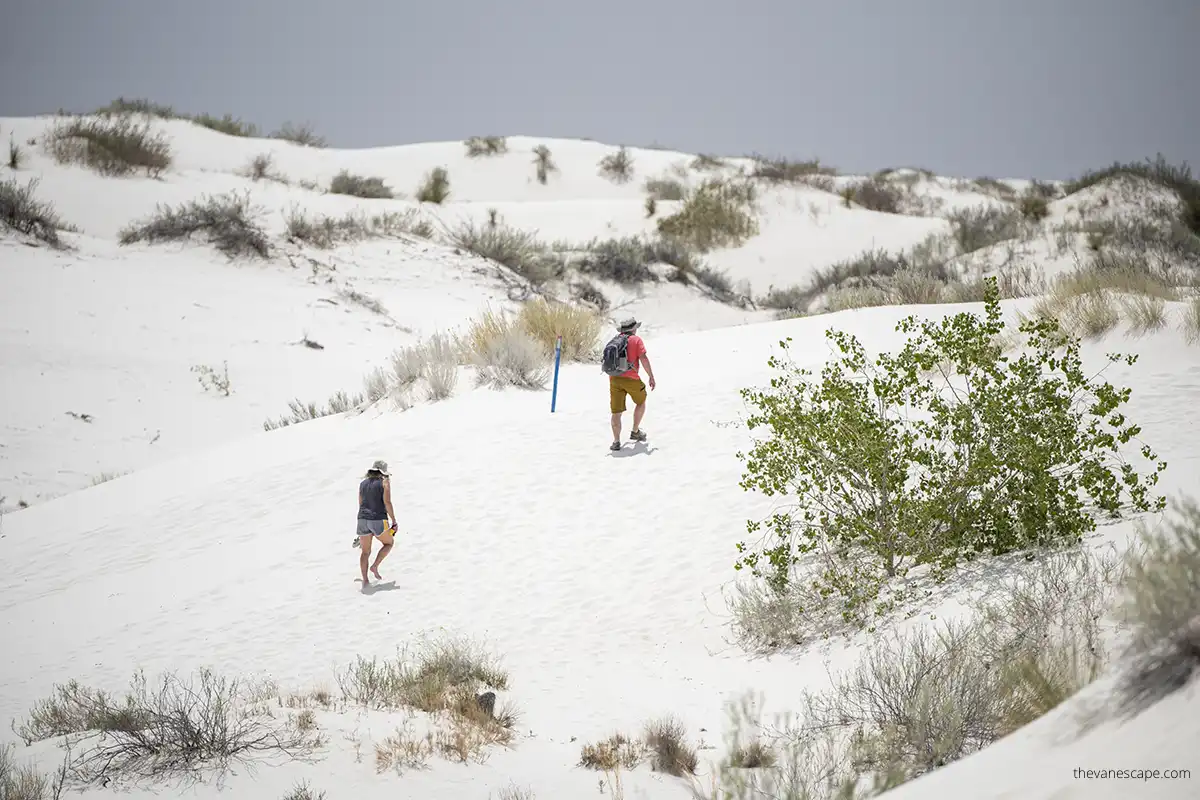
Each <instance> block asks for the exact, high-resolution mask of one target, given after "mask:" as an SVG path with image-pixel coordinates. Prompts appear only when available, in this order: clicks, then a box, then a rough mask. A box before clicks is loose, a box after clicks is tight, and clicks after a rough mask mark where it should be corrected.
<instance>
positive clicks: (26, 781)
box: [0, 743, 66, 800]
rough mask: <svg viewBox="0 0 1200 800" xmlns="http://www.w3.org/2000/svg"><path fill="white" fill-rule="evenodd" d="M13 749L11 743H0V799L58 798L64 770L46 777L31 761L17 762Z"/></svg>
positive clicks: (42, 799) (51, 799) (60, 793)
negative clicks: (51, 776)
mask: <svg viewBox="0 0 1200 800" xmlns="http://www.w3.org/2000/svg"><path fill="white" fill-rule="evenodd" d="M14 749H15V747H14V746H13V745H11V744H7V743H6V744H3V745H0V800H59V798H61V797H62V795H63V789H64V786H63V783H64V778H65V777H66V775H65V770H59V771H58V773H56V774H55V775H54V777H53V778H48V777H47V776H46V775H44V774H42V773H41V772H39V771H38V769H37V767H36V765H35V764H33V763H32V762H31V763H26V764H18V763H17V760H16V757H15V756H14V755H13V750H14Z"/></svg>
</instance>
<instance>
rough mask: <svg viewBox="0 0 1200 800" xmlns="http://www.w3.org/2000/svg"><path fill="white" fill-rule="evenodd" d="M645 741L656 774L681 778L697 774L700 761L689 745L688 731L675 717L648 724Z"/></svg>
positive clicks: (644, 736) (694, 749)
mask: <svg viewBox="0 0 1200 800" xmlns="http://www.w3.org/2000/svg"><path fill="white" fill-rule="evenodd" d="M642 738H643V741H644V742H645V743H646V747H647V748H649V750H650V766H651V768H652V769H653V770H654V771H656V772H665V773H667V774H668V775H674V776H676V777H679V776H681V775H684V774H689V775H691V774H695V772H696V766H697V764H698V762H699V759H698V758H697V757H696V748H694V747H692V746H690V745H689V744H688V743H687V729H686V728H684V726H683V723H682V722H681V721H679V720H678V719H676V718H674V717H663V718H662V719H656V720H651V721H650V722H648V723H646V729H645V732H644V734H643V737H642Z"/></svg>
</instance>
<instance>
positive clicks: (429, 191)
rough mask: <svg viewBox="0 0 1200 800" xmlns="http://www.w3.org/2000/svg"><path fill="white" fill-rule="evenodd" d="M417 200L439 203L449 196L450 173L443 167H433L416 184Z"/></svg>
mask: <svg viewBox="0 0 1200 800" xmlns="http://www.w3.org/2000/svg"><path fill="white" fill-rule="evenodd" d="M416 197H417V202H420V203H435V204H437V205H441V204H442V203H444V202H446V200H447V198H449V197H450V173H449V172H447V171H446V168H445V167H434V168H433V170H431V171H430V172H429V174H428V175H426V176H425V178H424V179H423V180H422V181H421V184H420V185H419V186H417V194H416Z"/></svg>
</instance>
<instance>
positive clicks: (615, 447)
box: [608, 442, 621, 452]
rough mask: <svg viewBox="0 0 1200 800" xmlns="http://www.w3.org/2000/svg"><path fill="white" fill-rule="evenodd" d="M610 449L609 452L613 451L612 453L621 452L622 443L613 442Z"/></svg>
mask: <svg viewBox="0 0 1200 800" xmlns="http://www.w3.org/2000/svg"><path fill="white" fill-rule="evenodd" d="M608 449H609V450H612V451H614V452H616V451H617V450H620V449H621V443H620V442H613V443H612V444H610V445H609V446H608Z"/></svg>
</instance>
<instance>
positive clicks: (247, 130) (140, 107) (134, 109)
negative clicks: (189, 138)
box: [92, 97, 258, 138]
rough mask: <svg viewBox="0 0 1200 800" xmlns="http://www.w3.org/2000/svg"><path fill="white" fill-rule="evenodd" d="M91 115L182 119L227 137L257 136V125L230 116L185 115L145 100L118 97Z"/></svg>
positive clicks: (169, 107) (166, 106)
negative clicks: (140, 115)
mask: <svg viewBox="0 0 1200 800" xmlns="http://www.w3.org/2000/svg"><path fill="white" fill-rule="evenodd" d="M92 113H93V115H95V116H104V117H112V116H131V115H134V114H143V115H145V116H150V117H158V118H159V119H183V120H188V121H190V122H194V123H196V124H197V125H201V126H203V127H205V128H209V129H210V130H214V131H217V132H218V133H223V134H225V135H227V136H240V137H243V138H250V137H255V136H258V126H257V125H255V124H253V123H250V122H243V121H242V120H241V119H238V118H237V117H234V116H233V115H232V114H224V115H222V116H220V117H217V116H213V115H212V114H185V113H181V112H177V111H176V110H175V109H174V108H172V107H171V106H168V105H164V104H162V103H155V102H153V101H151V100H147V99H145V98H134V99H126V98H124V97H118V98H117V99H116V100H113V101H112V102H111V103H109V104H108V105H106V106H103V107H101V108H98V109H96V110H95V111H94V112H92Z"/></svg>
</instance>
